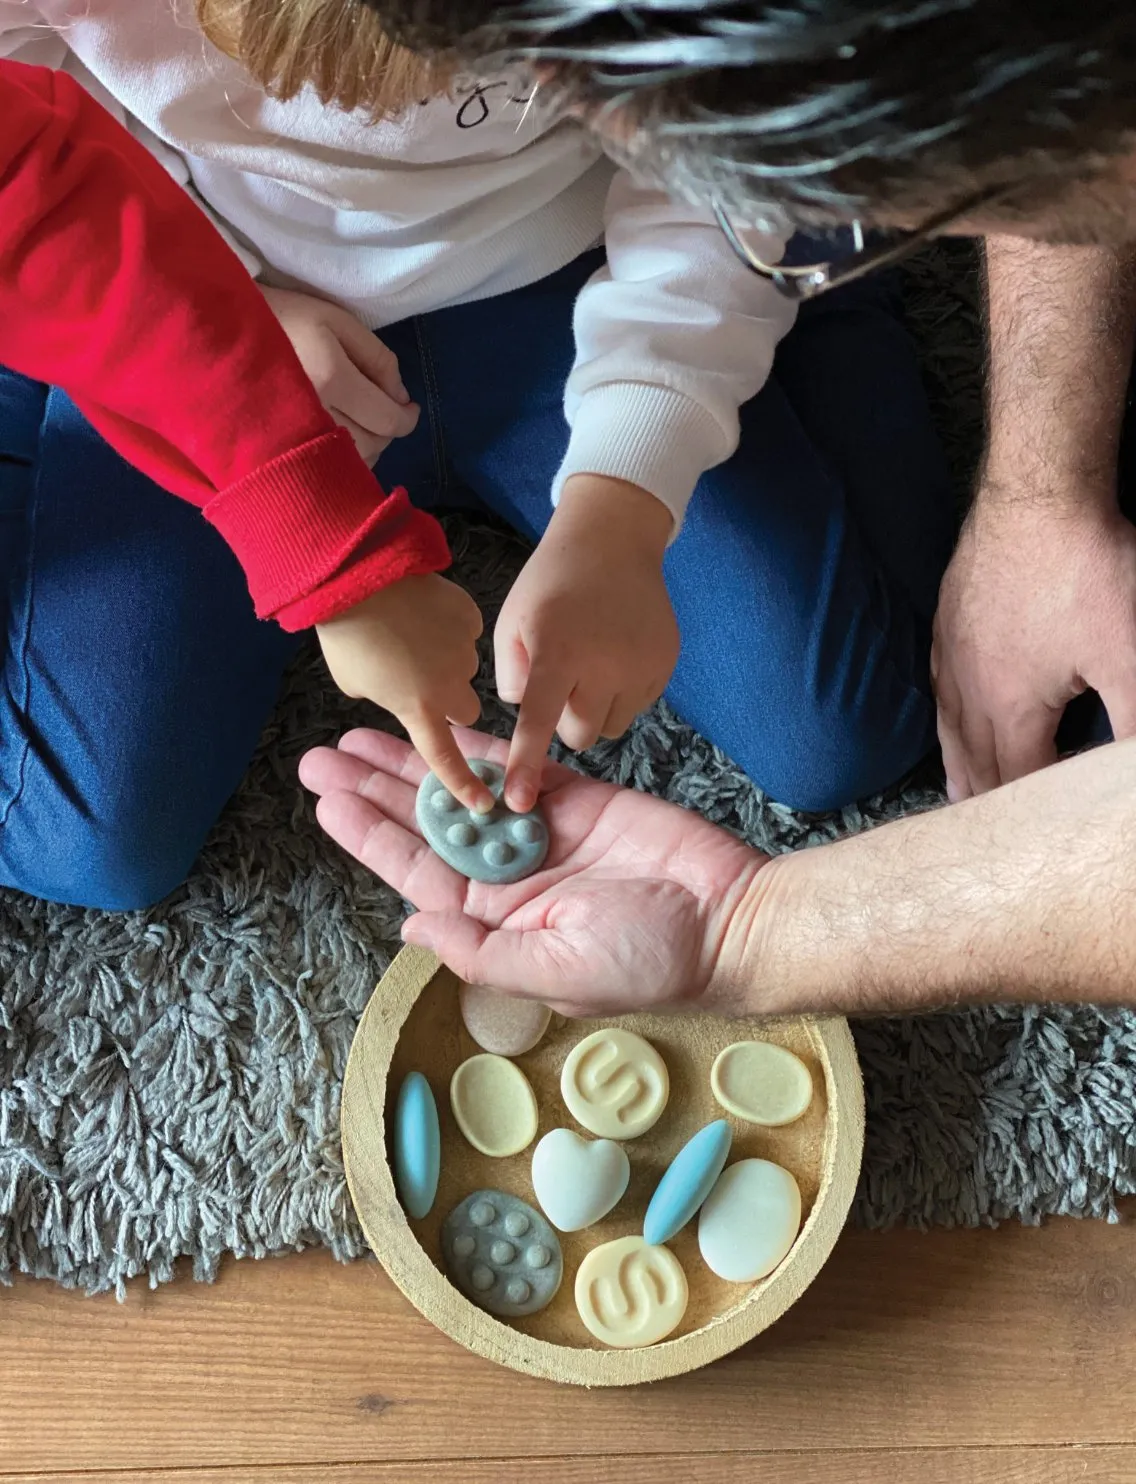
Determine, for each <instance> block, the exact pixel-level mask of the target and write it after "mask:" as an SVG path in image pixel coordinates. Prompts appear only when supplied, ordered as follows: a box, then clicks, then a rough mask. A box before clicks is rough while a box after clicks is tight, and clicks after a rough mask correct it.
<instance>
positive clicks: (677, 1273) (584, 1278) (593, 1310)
mask: <svg viewBox="0 0 1136 1484" xmlns="http://www.w3.org/2000/svg"><path fill="white" fill-rule="evenodd" d="M688 1297H689V1289H688V1287H687V1282H686V1274H685V1273H684V1272H683V1270H682V1266H681V1264H680V1263H679V1260H678V1258H677V1257H676V1256H675V1255H674V1253H673V1252H672V1251H671V1250H670V1248H669V1247H652V1246H651V1245H650V1243H648V1242H645V1241H644V1240H643V1238H642V1237H619V1238H618V1239H617V1240H616V1241H614V1242H605V1243H604V1244H603V1246H602V1247H594V1248H593V1249H592V1251H591V1252H589V1253H588V1255H587V1257H585V1258H584V1260H583V1262H582V1263H581V1264H580V1267H579V1269H578V1271H577V1273H576V1308H577V1309H578V1310H579V1313H580V1318H581V1319H582V1320H583V1321H584V1324H585V1326H586V1327H587V1330H588V1332H589V1334H593V1335H594V1336H595V1337H596V1339H597V1340H602V1342H603V1343H604V1344H605V1345H610V1346H611V1347H612V1348H613V1349H616V1350H631V1349H634V1348H636V1347H637V1346H640V1345H654V1344H655V1343H656V1341H658V1340H662V1339H665V1338H666V1336H667V1335H669V1334H670V1332H671V1330H673V1329H675V1328H676V1326H677V1325H678V1324H679V1323H680V1322H681V1321H682V1316H683V1315H684V1314H685V1313H686V1304H687V1299H688Z"/></svg>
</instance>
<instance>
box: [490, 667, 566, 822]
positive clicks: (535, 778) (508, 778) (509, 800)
mask: <svg viewBox="0 0 1136 1484" xmlns="http://www.w3.org/2000/svg"><path fill="white" fill-rule="evenodd" d="M571 688H572V682H571V680H570V679H569V678H568V676H566V675H565V674H564V673H563V672H562V671H559V670H557V669H555V668H553V667H551V666H545V667H540V666H535V667H534V668H533V670H532V672H531V673H530V675H529V680H528V684H527V685H526V686H525V690H524V694H523V696H522V697H521V709H520V711H519V712H518V714H517V725H516V727H515V728H514V730H513V740H512V742H511V744H510V746H509V763H508V768H507V770H506V774H505V802H506V804H508V806H509V808H510V809H515V810H517V812H518V813H521V814H523V813H525V812H526V810H529V809H531V808H532V807H533V805H534V804H535V803H536V800H537V795H538V794H539V792H540V780H541V776H542V774H543V772H544V762H545V759H546V758H547V756H548V748H549V744H550V743H551V741H552V735H553V733H554V732H555V731H556V723H557V720H558V719H559V717H560V713H561V712H562V711H563V709H564V702H565V700H566V699H567V697H568V693H569V692H570V690H571Z"/></svg>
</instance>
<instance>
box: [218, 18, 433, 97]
mask: <svg viewBox="0 0 1136 1484" xmlns="http://www.w3.org/2000/svg"><path fill="white" fill-rule="evenodd" d="M197 19H198V23H199V25H200V26H201V29H202V30H203V31H204V33H205V35H206V36H207V37H208V39H209V40H210V41H211V42H212V43H213V45H214V46H216V47H218V48H219V49H220V50H221V51H223V52H225V53H226V55H228V56H230V57H233V58H234V59H235V60H236V61H238V62H240V63H242V65H243V66H244V67H245V68H246V70H247V71H248V72H249V74H250V75H251V76H252V77H253V78H255V80H256V81H257V82H258V83H260V84H261V86H262V87H264V88H265V89H266V90H267V91H268V92H269V93H271V94H272V96H273V97H274V98H280V99H283V100H285V101H286V100H287V99H289V98H294V97H295V96H296V94H297V93H298V92H300V90H301V89H302V88H303V87H305V86H306V85H307V84H309V83H310V84H311V86H312V87H313V88H314V89H315V90H316V92H317V93H318V94H319V97H320V100H321V101H322V102H324V103H335V104H338V105H339V107H341V108H344V109H347V110H349V111H350V110H354V109H356V108H365V109H366V110H367V111H368V112H369V113H370V114H371V116H372V117H373V118H375V119H380V118H393V117H395V116H397V115H398V114H400V113H401V112H403V110H404V109H406V108H407V107H409V106H410V104H411V103H414V102H416V101H418V100H419V99H424V98H428V97H433V96H435V95H436V94H438V93H441V92H444V91H445V90H446V87H447V86H448V83H449V81H450V69H449V68H448V67H446V66H445V64H443V63H440V62H438V61H428V60H426V59H425V58H423V57H420V56H417V55H415V53H413V52H411V51H408V50H407V49H406V48H405V47H401V46H396V45H395V43H394V42H393V41H391V40H390V38H389V37H388V36H387V35H386V34H385V32H384V31H383V29H382V26H381V25H380V24H379V19H378V16H377V15H376V14H375V12H374V10H372V9H370V8H369V7H368V6H367V5H365V4H363V3H362V0H197Z"/></svg>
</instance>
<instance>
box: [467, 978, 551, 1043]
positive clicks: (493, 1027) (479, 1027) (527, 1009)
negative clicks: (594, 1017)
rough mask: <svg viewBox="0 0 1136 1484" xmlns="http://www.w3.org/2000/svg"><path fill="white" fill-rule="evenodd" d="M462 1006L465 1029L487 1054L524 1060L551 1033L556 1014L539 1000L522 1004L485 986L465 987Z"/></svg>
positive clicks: (514, 998) (512, 997)
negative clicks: (549, 1026)
mask: <svg viewBox="0 0 1136 1484" xmlns="http://www.w3.org/2000/svg"><path fill="white" fill-rule="evenodd" d="M458 1005H459V1007H460V1009H461V1018H462V1020H463V1021H464V1022H465V1028H466V1030H467V1031H468V1032H469V1033H470V1035H471V1036H472V1037H473V1039H474V1040H475V1041H476V1042H477V1044H478V1045H479V1046H480V1047H481V1049H482V1050H483V1051H492V1052H493V1053H494V1054H495V1055H497V1056H521V1055H522V1054H523V1053H524V1052H526V1051H531V1050H532V1049H533V1047H534V1046H535V1045H536V1043H537V1042H538V1041H539V1040H540V1038H541V1037H542V1036H543V1035H544V1033H545V1031H546V1030H547V1029H548V1022H549V1021H550V1020H551V1019H552V1011H551V1010H550V1009H549V1008H548V1006H547V1005H538V1004H537V1002H536V1001H535V1000H519V999H517V998H516V997H515V996H513V995H507V994H501V993H500V992H499V991H498V990H496V989H490V988H488V986H487V985H484V984H463V985H462V987H461V989H460V990H459V991H458Z"/></svg>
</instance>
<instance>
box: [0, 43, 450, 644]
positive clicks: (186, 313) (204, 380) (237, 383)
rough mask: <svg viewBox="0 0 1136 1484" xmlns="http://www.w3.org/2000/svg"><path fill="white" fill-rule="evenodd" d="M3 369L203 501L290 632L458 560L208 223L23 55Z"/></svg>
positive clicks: (13, 151)
mask: <svg viewBox="0 0 1136 1484" xmlns="http://www.w3.org/2000/svg"><path fill="white" fill-rule="evenodd" d="M0 364H2V365H5V366H8V367H9V368H10V369H12V370H14V371H18V372H22V373H23V374H24V375H26V376H30V377H33V378H34V379H35V380H37V381H43V382H48V383H50V384H52V385H54V386H59V387H62V388H63V390H64V391H66V392H68V393H69V395H70V396H71V397H72V399H73V400H74V401H75V403H76V404H77V405H78V406H79V408H80V409H81V410H82V411H83V413H84V414H85V415H86V417H87V418H88V419H89V420H90V422H91V423H92V424H93V425H94V426H95V427H96V428H98V430H99V431H100V432H101V433H102V434H103V436H104V437H105V438H106V439H107V440H108V442H110V443H112V444H113V445H114V446H115V448H117V449H118V450H119V451H120V452H121V453H122V454H123V455H124V456H125V457H126V458H128V459H129V460H130V461H131V463H133V464H136V465H137V466H138V467H139V468H140V469H142V470H143V471H144V472H145V473H146V474H148V475H150V477H151V478H153V479H154V480H156V481H157V482H158V483H159V484H161V485H163V486H164V487H165V488H166V489H169V490H172V491H174V492H175V493H176V494H178V495H181V496H183V497H184V498H185V499H187V500H191V501H192V502H193V503H194V504H195V505H198V506H200V507H201V508H202V510H203V511H204V514H205V518H206V519H207V520H209V521H210V522H211V523H212V524H213V525H214V526H215V527H216V528H217V530H218V531H219V532H220V533H221V535H222V536H223V537H224V539H225V540H226V541H227V542H228V544H229V545H230V546H231V547H232V549H233V551H234V552H235V553H236V555H237V557H238V559H239V561H240V562H241V565H242V566H243V567H244V570H245V574H246V576H247V578H248V584H249V591H250V592H251V593H252V597H253V601H254V602H255V604H256V611H257V613H258V614H259V615H260V616H261V617H262V618H265V617H272V618H275V619H276V620H277V621H278V622H279V623H281V624H282V625H283V627H284V628H286V629H300V628H305V627H307V626H308V625H309V624H313V623H318V622H321V621H322V620H323V619H326V618H330V617H332V616H333V615H334V614H336V613H340V612H342V611H343V610H344V609H345V608H349V607H350V606H351V605H352V604H353V603H356V602H358V601H359V600H360V599H361V598H364V597H366V596H367V594H369V593H372V592H374V591H376V590H377V589H378V588H380V587H384V586H386V585H387V584H389V583H391V582H395V581H397V580H398V578H400V577H405V576H408V575H409V574H411V573H417V572H437V571H440V570H441V569H442V568H443V567H445V566H447V565H448V563H449V552H448V551H447V549H446V542H445V538H444V537H443V535H442V532H441V528H440V527H439V526H438V524H437V522H436V521H434V520H433V519H432V518H431V517H429V516H427V515H425V514H423V513H422V512H421V511H417V510H415V509H414V507H413V506H412V505H411V504H410V502H409V500H408V499H407V496H406V492H405V491H404V490H396V491H395V492H394V493H393V494H389V495H388V494H384V492H383V491H382V490H381V489H380V488H379V486H378V484H377V483H376V481H375V478H374V476H373V475H372V474H371V472H370V470H369V469H367V467H366V465H365V464H364V463H363V461H362V459H361V458H360V457H359V455H358V454H357V453H356V451H355V446H354V444H353V443H352V441H351V438H350V436H349V434H347V433H346V432H344V431H343V430H342V429H340V428H337V427H336V426H335V424H334V423H333V422H332V420H331V418H330V417H329V415H328V414H327V412H325V411H324V409H323V407H322V406H321V405H320V402H319V399H318V398H317V396H316V394H315V391H314V389H313V387H312V385H311V383H310V381H309V380H308V378H307V376H306V374H305V372H304V370H303V368H302V367H301V365H300V363H299V361H298V360H297V358H296V355H295V352H294V351H293V350H292V346H291V344H290V343H289V341H288V339H287V337H286V336H285V334H284V332H283V330H282V329H281V328H280V326H279V325H278V324H277V322H276V319H275V317H274V316H273V314H272V311H271V310H270V309H269V308H268V306H267V304H266V303H265V301H264V299H263V298H262V297H261V295H260V293H259V291H258V290H257V288H256V286H255V285H254V284H253V283H252V281H251V280H250V279H249V277H248V275H247V273H246V272H245V270H244V269H243V267H242V266H241V264H240V263H239V261H238V260H237V258H236V257H235V255H234V254H233V253H232V252H230V250H229V248H228V247H227V245H226V244H225V242H224V241H223V240H222V238H221V237H220V235H219V234H218V233H217V232H216V231H215V230H214V228H213V226H212V224H211V223H210V222H209V220H208V219H207V218H206V216H205V215H204V213H203V212H201V211H199V210H198V209H197V207H196V206H195V205H194V204H193V202H192V201H191V200H190V199H189V198H188V197H187V196H186V195H185V194H184V192H183V191H182V190H181V189H180V187H179V186H178V185H177V184H175V182H174V181H173V180H171V179H170V177H169V176H168V175H167V174H166V172H165V171H164V170H163V169H162V167H161V166H160V165H159V164H158V163H157V161H156V160H154V159H153V158H152V157H151V156H150V155H149V154H148V153H147V152H146V150H145V149H143V148H142V146H141V145H140V144H138V143H137V142H136V141H135V140H134V139H133V138H132V137H131V136H130V135H129V134H128V133H127V132H126V130H125V129H123V128H121V127H120V125H119V124H118V123H116V122H115V120H114V119H112V118H111V117H110V115H109V114H108V113H106V111H105V110H104V109H102V108H101V107H100V106H99V105H98V104H97V103H96V102H95V101H94V99H92V98H91V97H89V96H88V95H87V94H86V93H85V92H84V91H83V90H82V88H80V87H79V85H78V84H77V83H76V82H74V81H73V80H72V79H71V78H69V77H67V76H66V75H64V74H62V73H57V72H51V71H48V70H46V69H44V68H39V67H27V66H24V65H22V64H20V63H16V62H0Z"/></svg>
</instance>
